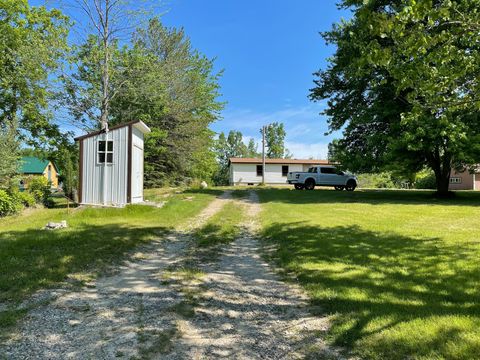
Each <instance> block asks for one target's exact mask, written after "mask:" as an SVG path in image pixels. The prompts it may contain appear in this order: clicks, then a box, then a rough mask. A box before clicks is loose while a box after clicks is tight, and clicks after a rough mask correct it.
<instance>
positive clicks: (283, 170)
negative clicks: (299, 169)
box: [282, 165, 288, 176]
mask: <svg viewBox="0 0 480 360" xmlns="http://www.w3.org/2000/svg"><path fill="white" fill-rule="evenodd" d="M287 175H288V165H282V176H287Z"/></svg>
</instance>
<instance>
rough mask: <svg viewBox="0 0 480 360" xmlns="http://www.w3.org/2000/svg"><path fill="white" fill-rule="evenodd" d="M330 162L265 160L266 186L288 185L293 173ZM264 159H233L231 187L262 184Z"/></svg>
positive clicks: (230, 164) (231, 160)
mask: <svg viewBox="0 0 480 360" xmlns="http://www.w3.org/2000/svg"><path fill="white" fill-rule="evenodd" d="M327 164H329V162H328V160H311V159H308V160H302V159H265V184H271V185H279V184H286V183H287V175H288V173H289V172H292V171H307V170H308V169H309V168H310V167H312V166H314V165H327ZM262 167H263V165H262V159H256V158H255V159H254V158H231V159H230V161H229V168H230V185H255V184H260V183H261V182H262V171H263V170H262Z"/></svg>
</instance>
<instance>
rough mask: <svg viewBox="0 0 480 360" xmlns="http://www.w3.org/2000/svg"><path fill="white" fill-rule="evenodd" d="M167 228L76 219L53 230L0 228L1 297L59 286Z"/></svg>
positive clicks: (101, 266)
mask: <svg viewBox="0 0 480 360" xmlns="http://www.w3.org/2000/svg"><path fill="white" fill-rule="evenodd" d="M168 231H171V229H169V228H166V227H137V226H129V225H125V224H122V225H120V224H108V225H87V224H81V225H77V226H74V227H71V228H68V229H62V230H56V231H48V230H40V229H38V230H37V229H28V230H18V231H4V232H0V259H1V261H0V302H4V301H19V300H21V299H23V298H25V296H27V295H28V294H31V293H33V292H34V291H35V290H37V289H40V288H45V287H51V286H55V285H58V284H59V283H61V282H63V281H65V279H66V277H67V275H68V274H71V273H75V272H84V271H92V270H95V271H96V270H101V269H104V268H105V267H106V266H108V265H110V264H112V263H115V262H118V260H119V259H122V255H125V254H126V253H128V252H129V251H130V250H132V249H133V248H134V247H135V246H136V245H139V244H141V243H144V242H147V241H148V240H151V239H153V238H156V237H159V236H161V235H163V234H165V233H167V232H168Z"/></svg>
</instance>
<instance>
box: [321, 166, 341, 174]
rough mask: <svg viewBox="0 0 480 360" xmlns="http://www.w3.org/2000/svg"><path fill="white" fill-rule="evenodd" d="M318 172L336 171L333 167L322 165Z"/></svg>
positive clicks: (331, 172)
mask: <svg viewBox="0 0 480 360" xmlns="http://www.w3.org/2000/svg"><path fill="white" fill-rule="evenodd" d="M320 172H321V173H322V174H335V173H336V172H337V171H336V169H335V168H332V167H322V168H321V170H320Z"/></svg>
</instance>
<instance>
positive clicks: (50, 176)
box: [48, 165, 52, 182]
mask: <svg viewBox="0 0 480 360" xmlns="http://www.w3.org/2000/svg"><path fill="white" fill-rule="evenodd" d="M48 181H49V182H51V181H52V165H48Z"/></svg>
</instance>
